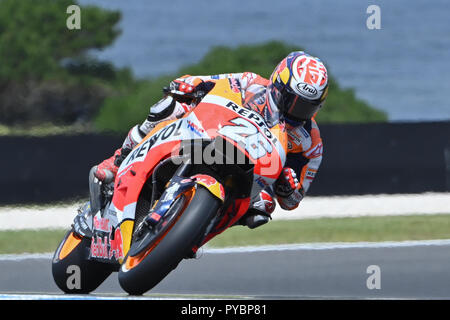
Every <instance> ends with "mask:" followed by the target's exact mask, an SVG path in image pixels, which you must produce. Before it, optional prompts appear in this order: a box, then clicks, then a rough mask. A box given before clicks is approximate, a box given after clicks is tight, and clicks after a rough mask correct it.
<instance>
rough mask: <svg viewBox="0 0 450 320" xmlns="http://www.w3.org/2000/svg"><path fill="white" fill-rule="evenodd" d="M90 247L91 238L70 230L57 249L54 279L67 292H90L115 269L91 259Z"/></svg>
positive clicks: (54, 259)
mask: <svg viewBox="0 0 450 320" xmlns="http://www.w3.org/2000/svg"><path fill="white" fill-rule="evenodd" d="M89 248H90V239H89V238H85V237H79V236H78V235H76V234H75V233H74V232H73V231H72V230H69V231H68V232H67V233H66V235H65V236H64V238H63V240H62V241H61V243H60V245H59V246H58V249H56V251H55V254H54V256H53V260H52V274H53V279H54V280H55V283H56V285H57V286H58V287H59V288H60V289H61V290H62V291H64V292H65V293H76V294H85V293H90V292H92V291H94V290H95V289H97V287H98V286H100V284H102V283H103V281H105V280H106V278H107V277H108V276H109V275H110V274H111V273H112V272H113V271H114V270H113V268H112V267H111V266H110V265H108V264H106V263H101V262H98V261H93V260H89V259H88V256H89Z"/></svg>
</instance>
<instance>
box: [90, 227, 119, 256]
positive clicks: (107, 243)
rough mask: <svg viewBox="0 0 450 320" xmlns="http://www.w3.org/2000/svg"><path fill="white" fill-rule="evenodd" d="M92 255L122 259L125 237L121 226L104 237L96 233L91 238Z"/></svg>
mask: <svg viewBox="0 0 450 320" xmlns="http://www.w3.org/2000/svg"><path fill="white" fill-rule="evenodd" d="M91 257H92V258H97V259H106V260H111V259H112V258H114V259H115V260H119V259H122V258H123V257H124V254H123V239H122V233H121V231H120V228H117V229H115V230H114V231H113V230H111V231H110V232H109V233H108V234H104V235H103V237H102V236H100V235H98V234H96V235H94V236H93V237H92V239H91Z"/></svg>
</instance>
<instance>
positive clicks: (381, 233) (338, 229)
mask: <svg viewBox="0 0 450 320" xmlns="http://www.w3.org/2000/svg"><path fill="white" fill-rule="evenodd" d="M447 238H450V214H449V215H447V214H445V215H412V216H392V217H360V218H322V219H304V220H290V221H286V220H285V221H271V222H269V223H268V224H266V225H263V226H261V227H259V228H257V229H253V230H250V229H248V228H247V227H242V226H236V227H233V228H231V229H228V230H226V231H225V232H224V233H222V234H220V235H218V236H217V237H215V238H214V239H212V240H211V241H210V242H209V245H210V246H211V247H227V246H249V245H264V244H287V243H307V242H357V241H402V240H428V239H447Z"/></svg>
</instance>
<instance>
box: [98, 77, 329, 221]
mask: <svg viewBox="0 0 450 320" xmlns="http://www.w3.org/2000/svg"><path fill="white" fill-rule="evenodd" d="M224 78H228V79H230V81H237V84H238V87H240V90H241V94H242V97H243V102H244V106H245V107H247V108H250V109H253V110H255V111H258V112H259V113H261V114H262V115H263V116H264V113H265V112H268V110H270V108H267V107H268V106H267V104H269V102H268V99H267V98H265V97H266V90H267V86H268V83H269V81H268V80H267V79H265V78H263V77H261V76H259V75H257V74H255V73H252V72H244V73H231V74H219V75H213V76H189V75H186V76H183V77H181V78H178V79H175V80H173V81H172V82H171V83H170V88H168V91H169V92H170V93H171V94H172V95H167V96H166V97H164V98H163V99H161V100H160V101H159V102H157V103H156V104H155V105H153V106H152V107H151V108H150V113H149V115H148V117H147V119H146V120H145V121H144V122H143V123H142V124H141V125H136V126H134V127H133V128H131V130H130V131H129V133H128V135H127V137H126V138H125V141H124V143H123V145H122V147H121V148H119V149H118V150H116V152H115V154H114V156H112V157H111V158H109V159H106V160H105V161H103V162H102V163H101V164H99V165H98V166H97V167H96V168H95V171H94V172H95V173H94V174H95V176H96V177H97V178H98V179H99V180H101V181H106V182H111V181H113V179H114V177H115V175H116V173H117V169H118V166H119V165H120V162H121V161H122V160H123V159H124V158H125V157H126V155H127V154H128V153H129V152H130V151H131V149H133V148H134V146H136V145H137V144H138V143H139V142H140V141H141V140H142V139H143V138H144V137H145V136H146V135H147V134H148V133H149V132H150V131H151V130H152V129H153V128H154V127H155V126H156V125H157V124H158V123H160V122H162V121H166V120H173V119H177V118H180V117H181V116H183V115H184V114H185V113H186V112H189V111H190V110H192V108H194V107H195V106H196V102H190V103H189V102H186V100H185V102H181V101H179V100H180V99H174V96H175V97H183V95H191V94H192V93H194V92H199V91H202V90H205V91H208V87H209V86H208V84H211V83H214V81H215V80H218V79H224ZM181 100H184V99H181ZM286 131H287V135H288V155H287V159H286V163H285V168H284V169H283V171H282V173H281V174H280V177H279V178H278V180H277V181H276V183H275V184H274V186H273V188H271V187H269V188H266V189H264V190H263V191H262V192H261V193H260V195H259V198H258V199H253V200H252V203H251V206H250V209H249V211H248V212H247V214H246V215H245V216H244V217H243V219H241V220H242V221H240V222H238V224H242V225H247V226H248V227H249V228H255V227H257V226H259V225H261V224H264V223H266V222H268V221H269V218H270V215H271V213H272V212H273V211H274V209H275V202H274V200H273V197H276V199H277V201H278V203H279V204H280V207H281V208H282V209H284V210H293V209H295V208H297V207H298V205H299V203H300V201H301V200H302V199H303V197H304V195H305V193H306V192H307V191H308V189H309V187H310V185H311V182H312V181H313V180H314V177H315V175H316V173H317V171H318V169H319V166H320V163H321V161H322V149H323V147H322V139H321V137H320V131H319V127H318V126H317V123H316V121H315V120H314V119H310V120H308V121H306V122H303V123H297V122H292V121H288V120H286Z"/></svg>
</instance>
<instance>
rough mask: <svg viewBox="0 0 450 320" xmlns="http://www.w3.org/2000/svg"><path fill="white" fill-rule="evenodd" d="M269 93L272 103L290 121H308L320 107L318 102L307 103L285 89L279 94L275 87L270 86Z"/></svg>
mask: <svg viewBox="0 0 450 320" xmlns="http://www.w3.org/2000/svg"><path fill="white" fill-rule="evenodd" d="M270 91H271V94H272V98H273V100H274V102H275V103H276V104H277V106H278V107H279V109H280V110H281V112H282V113H283V114H284V116H285V117H286V118H288V119H290V120H294V121H306V120H309V119H311V118H312V117H313V116H314V114H315V113H316V112H317V111H318V110H319V109H320V107H321V102H320V101H319V100H315V101H309V100H306V99H304V98H302V97H300V96H298V95H297V94H295V93H291V92H289V91H288V90H286V89H285V90H283V92H280V90H278V89H277V88H276V87H275V86H272V88H271V90H270Z"/></svg>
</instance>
